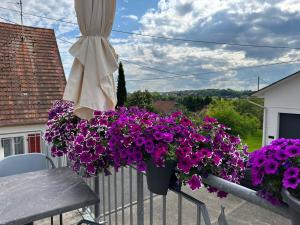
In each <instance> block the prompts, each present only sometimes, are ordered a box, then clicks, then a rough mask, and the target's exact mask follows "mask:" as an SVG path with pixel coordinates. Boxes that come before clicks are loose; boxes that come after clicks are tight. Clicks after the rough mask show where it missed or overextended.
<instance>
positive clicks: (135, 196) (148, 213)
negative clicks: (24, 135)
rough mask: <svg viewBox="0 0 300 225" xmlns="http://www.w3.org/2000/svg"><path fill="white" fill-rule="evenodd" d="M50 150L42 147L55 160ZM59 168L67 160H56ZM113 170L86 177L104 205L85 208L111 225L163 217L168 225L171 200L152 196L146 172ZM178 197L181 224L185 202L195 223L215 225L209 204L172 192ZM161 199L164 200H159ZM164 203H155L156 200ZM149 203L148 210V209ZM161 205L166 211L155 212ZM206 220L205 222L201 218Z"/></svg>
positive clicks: (165, 224) (99, 219) (136, 222)
mask: <svg viewBox="0 0 300 225" xmlns="http://www.w3.org/2000/svg"><path fill="white" fill-rule="evenodd" d="M49 150H50V148H49V146H48V145H47V144H45V143H44V144H43V145H42V151H43V153H44V154H46V155H48V156H49V157H51V154H50V152H49ZM52 159H53V161H54V163H55V164H56V166H57V167H61V166H67V159H66V158H65V157H62V158H52ZM111 171H113V172H112V174H111V175H110V176H105V175H104V174H103V173H102V174H99V175H98V176H97V177H92V178H85V181H86V183H87V184H88V185H89V186H90V187H91V189H92V190H93V191H94V192H95V193H96V194H97V195H98V196H99V198H100V203H99V204H96V205H94V206H93V207H90V208H87V209H83V211H84V212H85V213H86V214H89V216H90V217H92V218H93V219H94V220H95V221H97V222H99V223H100V224H101V223H103V224H107V225H120V224H122V225H126V224H128V225H136V224H137V225H144V224H150V225H154V224H155V219H157V218H160V219H161V223H162V224H163V225H167V219H168V218H167V202H168V200H167V197H166V196H157V195H155V194H153V193H151V192H150V191H149V190H148V188H147V186H146V179H145V174H144V173H138V172H137V170H136V169H135V168H134V167H128V168H121V169H120V171H118V172H115V171H114V170H113V169H112V170H111ZM170 191H171V192H173V193H174V194H175V195H176V197H177V206H176V205H172V207H177V215H173V216H174V217H176V221H178V222H177V224H178V225H182V224H184V223H183V200H186V201H188V202H189V204H192V205H193V206H194V208H195V211H196V215H195V218H193V219H194V220H195V224H197V225H200V224H201V221H204V224H205V225H211V221H210V218H209V214H208V211H207V208H206V205H205V204H204V203H203V202H201V201H199V200H198V199H196V198H194V197H192V196H190V195H188V194H187V193H184V192H182V191H177V190H170ZM158 198H160V199H158ZM156 199H157V200H159V201H160V202H156V204H155V203H154V200H156ZM145 203H147V209H146V207H145ZM155 205H156V206H159V207H161V208H162V210H159V211H158V210H154V207H155ZM201 218H203V219H201Z"/></svg>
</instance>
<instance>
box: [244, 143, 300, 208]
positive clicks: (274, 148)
mask: <svg viewBox="0 0 300 225" xmlns="http://www.w3.org/2000/svg"><path fill="white" fill-rule="evenodd" d="M248 166H249V167H250V168H251V173H252V183H253V185H255V186H258V185H260V187H261V190H259V191H258V195H260V196H261V197H263V198H265V199H266V200H268V201H269V202H271V203H272V204H274V205H279V204H281V203H282V197H281V190H282V188H285V189H288V190H289V191H290V192H291V194H292V195H293V196H295V197H296V198H297V199H300V178H299V175H300V173H299V171H300V140H299V139H284V138H281V139H277V140H274V141H273V142H272V143H271V144H270V145H267V146H265V147H263V148H261V149H260V150H257V151H255V152H253V153H251V154H250V157H249V161H248Z"/></svg>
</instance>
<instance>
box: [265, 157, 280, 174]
mask: <svg viewBox="0 0 300 225" xmlns="http://www.w3.org/2000/svg"><path fill="white" fill-rule="evenodd" d="M278 166H279V164H278V163H277V162H276V161H275V160H273V159H268V160H266V162H265V173H266V174H275V173H276V172H277V169H278Z"/></svg>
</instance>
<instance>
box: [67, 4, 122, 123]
mask: <svg viewBox="0 0 300 225" xmlns="http://www.w3.org/2000/svg"><path fill="white" fill-rule="evenodd" d="M75 10H76V15H77V21H78V25H79V29H80V31H81V34H82V36H81V37H80V39H79V40H78V41H77V42H76V43H75V44H74V45H73V46H72V47H71V49H70V50H69V52H70V53H71V54H72V55H73V56H74V57H75V59H74V62H73V66H72V69H71V73H70V76H69V79H68V83H67V86H66V88H65V92H64V96H63V99H64V100H69V101H73V102H74V103H75V110H74V114H75V115H77V116H79V117H80V118H82V119H91V118H92V116H93V111H94V110H102V111H106V110H111V109H114V108H115V105H116V94H115V84H114V80H113V73H114V72H115V71H116V70H117V68H118V56H117V54H116V53H115V50H114V49H113V47H112V46H111V45H110V43H109V41H108V37H109V35H110V33H111V30H112V26H113V21H114V17H115V10H116V1H115V0H75Z"/></svg>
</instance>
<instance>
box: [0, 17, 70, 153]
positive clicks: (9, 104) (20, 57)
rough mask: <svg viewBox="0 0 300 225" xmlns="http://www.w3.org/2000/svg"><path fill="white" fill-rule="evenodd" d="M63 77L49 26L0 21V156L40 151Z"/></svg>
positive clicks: (59, 94)
mask: <svg viewBox="0 0 300 225" xmlns="http://www.w3.org/2000/svg"><path fill="white" fill-rule="evenodd" d="M65 84H66V79H65V75H64V70H63V66H62V63H61V58H60V54H59V51H58V47H57V42H56V38H55V33H54V31H53V30H52V29H44V28H36V27H27V26H20V25H14V24H7V23H0V158H3V157H6V156H9V155H13V154H22V153H32V152H41V147H42V146H41V137H42V133H43V130H44V129H45V124H46V122H47V118H48V110H49V109H50V108H51V106H52V104H53V103H54V101H56V100H60V99H61V98H62V95H63V91H64V87H65Z"/></svg>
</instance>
